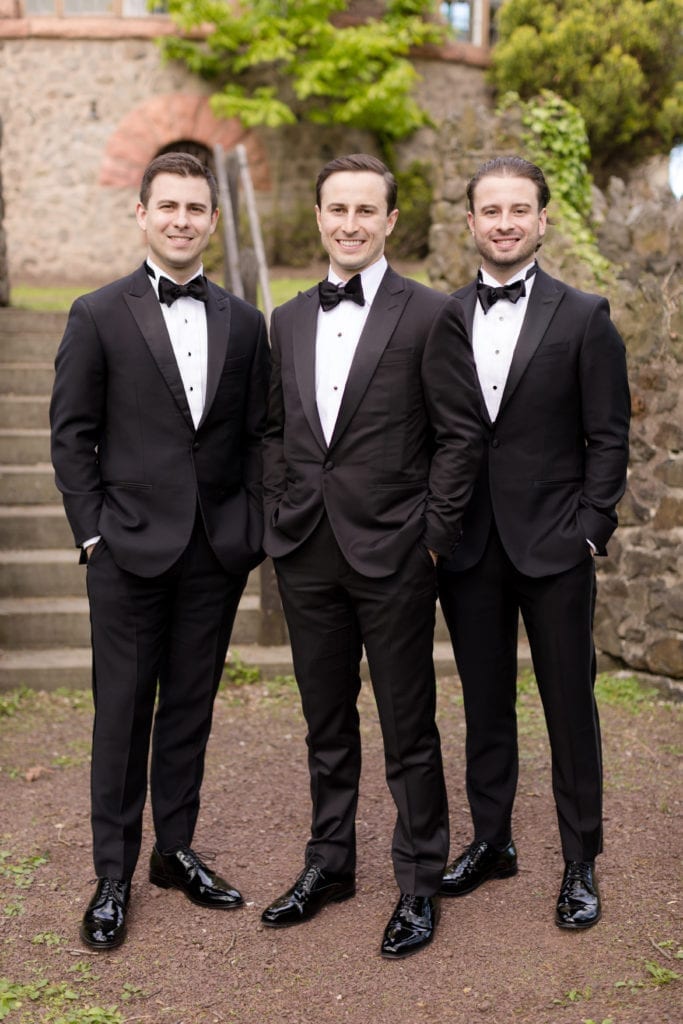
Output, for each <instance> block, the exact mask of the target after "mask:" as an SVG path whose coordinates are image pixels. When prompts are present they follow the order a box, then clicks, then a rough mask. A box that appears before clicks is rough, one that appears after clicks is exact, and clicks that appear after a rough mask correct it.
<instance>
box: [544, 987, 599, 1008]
mask: <svg viewBox="0 0 683 1024" xmlns="http://www.w3.org/2000/svg"><path fill="white" fill-rule="evenodd" d="M590 997H591V990H590V988H585V989H583V990H581V989H580V988H570V989H569V991H568V992H565V994H564V996H563V997H562V999H553V1003H555V1004H556V1005H557V1006H568V1005H569V1004H570V1003H580V1002H581V1000H582V999H590Z"/></svg>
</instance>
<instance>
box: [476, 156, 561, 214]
mask: <svg viewBox="0 0 683 1024" xmlns="http://www.w3.org/2000/svg"><path fill="white" fill-rule="evenodd" d="M488 177H497V178H528V179H529V180H530V181H533V183H534V185H535V186H536V191H537V192H538V208H539V210H544V209H545V207H546V206H547V205H548V203H549V202H550V189H549V188H548V183H547V181H546V180H545V176H544V174H543V171H542V170H541V168H540V167H537V166H536V164H532V163H530V162H529V161H528V160H524V159H522V157H521V156H497V157H494V159H493V160H487V161H486V163H484V164H482V165H481V166H480V167H478V168H477V170H476V171H475V172H474V174H473V175H472V177H471V178H470V180H469V182H468V183H467V205H468V207H469V209H470V211H474V193H475V189H476V187H477V185H478V184H479V182H480V181H481V180H482V178H488Z"/></svg>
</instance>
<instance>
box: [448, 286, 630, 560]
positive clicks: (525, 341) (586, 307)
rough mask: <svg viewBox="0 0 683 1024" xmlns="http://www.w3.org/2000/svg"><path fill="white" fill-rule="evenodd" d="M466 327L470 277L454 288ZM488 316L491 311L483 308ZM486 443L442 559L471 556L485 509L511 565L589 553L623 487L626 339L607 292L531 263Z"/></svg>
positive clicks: (479, 550) (477, 551) (476, 551)
mask: <svg viewBox="0 0 683 1024" xmlns="http://www.w3.org/2000/svg"><path fill="white" fill-rule="evenodd" d="M454 294H455V295H456V296H457V297H458V299H459V300H460V302H461V303H462V307H463V310H464V313H465V319H466V322H467V326H468V329H469V333H470V336H471V332H472V321H473V317H474V309H475V303H476V302H477V292H476V283H474V282H473V283H472V284H469V285H467V287H465V288H462V289H460V290H459V291H457V292H455V293H454ZM489 315H493V314H492V313H491V314H489ZM480 401H481V406H480V408H481V418H482V423H483V426H484V430H485V434H486V454H485V457H484V460H483V462H482V467H481V471H480V474H479V477H478V480H477V484H476V487H475V491H474V494H473V496H472V500H471V501H470V503H469V505H468V508H467V511H466V513H465V519H464V523H463V536H462V540H461V543H460V545H459V546H458V549H457V551H456V552H455V555H454V557H453V558H452V559H451V560H450V561H448V562H447V563H446V564H445V565H444V568H445V569H451V570H462V569H468V568H470V567H471V566H473V565H476V564H477V562H478V561H479V559H480V558H481V556H482V554H483V551H484V547H485V545H486V540H487V537H488V533H489V529H490V525H491V517H492V516H494V517H495V522H496V526H497V529H498V532H499V534H500V538H501V541H502V543H503V546H504V548H505V550H506V552H507V554H508V556H509V557H510V559H511V560H512V562H513V564H514V565H515V566H516V568H517V569H519V571H520V572H522V573H524V574H525V575H527V576H535V577H538V576H546V575H551V574H553V573H558V572H563V571H564V570H566V569H569V568H571V567H572V566H574V565H577V564H578V563H579V562H580V561H581V560H582V559H584V558H585V557H586V553H587V544H586V540H587V539H588V540H591V541H592V542H593V544H595V546H596V548H597V550H598V553H599V554H602V555H604V554H605V553H606V544H607V541H608V539H609V537H610V536H611V534H612V532H613V531H614V529H615V528H616V525H617V515H616V511H615V508H616V504H617V502H618V501H619V499H620V498H621V496H622V494H623V493H624V489H625V486H626V469H627V463H628V429H629V418H630V397H629V387H628V378H627V373H626V355H625V349H624V344H623V342H622V340H621V338H620V336H619V334H618V332H617V330H616V328H615V327H614V325H613V324H612V321H611V320H610V315H609V305H608V303H607V301H606V300H605V299H603V298H601V297H599V296H597V295H588V294H586V293H585V292H579V291H577V290H576V289H574V288H570V287H569V286H568V285H566V284H563V283H562V282H561V281H557V280H555V279H554V278H552V277H550V276H549V275H548V274H546V273H545V272H544V271H543V270H540V269H539V270H538V271H537V273H536V279H535V281H534V285H533V289H532V291H531V294H530V296H529V301H528V305H527V311H526V316H525V319H524V323H523V325H522V329H521V332H520V336H519V339H518V342H517V346H516V348H515V353H514V356H513V358H512V364H511V366H510V372H509V375H508V379H507V382H506V385H505V389H504V391H503V397H502V401H501V405H500V410H499V412H498V416H497V417H496V421H495V423H491V420H490V418H489V415H488V412H487V409H486V405H485V403H484V399H483V396H481V398H480Z"/></svg>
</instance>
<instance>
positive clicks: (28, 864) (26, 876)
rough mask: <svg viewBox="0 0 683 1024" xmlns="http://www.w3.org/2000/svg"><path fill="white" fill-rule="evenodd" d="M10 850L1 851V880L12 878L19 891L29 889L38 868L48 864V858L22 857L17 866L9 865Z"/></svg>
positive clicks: (39, 856) (37, 856) (38, 855)
mask: <svg viewBox="0 0 683 1024" xmlns="http://www.w3.org/2000/svg"><path fill="white" fill-rule="evenodd" d="M10 857H11V854H10V852H9V850H0V878H10V879H12V880H13V881H14V884H15V885H16V886H17V888H19V889H28V888H29V886H30V885H31V884H32V882H33V876H34V874H35V872H36V868H39V867H42V866H43V864H47V862H48V858H47V857H43V856H41V855H40V854H37V855H36V856H34V857H20V858H19V860H18V861H17V863H16V864H11V863H9V858H10Z"/></svg>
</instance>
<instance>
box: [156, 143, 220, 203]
mask: <svg viewBox="0 0 683 1024" xmlns="http://www.w3.org/2000/svg"><path fill="white" fill-rule="evenodd" d="M158 174H179V175H180V176H181V177H182V178H203V179H204V180H205V182H206V183H207V185H208V186H209V192H210V193H211V210H212V212H213V210H216V209H218V186H217V185H216V179H215V178H214V176H213V172H212V170H211V168H210V167H207V166H206V165H205V164H203V163H202V162H201V160H198V159H197V157H196V156H192V154H191V153H175V152H174V153H162V154H161V155H160V156H156V157H155V158H154V160H152V162H151V163H150V164H148V165H147V167H146V168H145V173H144V174H143V175H142V182H141V183H140V202H141V203H142V205H143V206H147V203H148V202H149V196H150V193H151V191H152V182H153V181H154V179H155V178H156V176H157V175H158Z"/></svg>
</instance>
